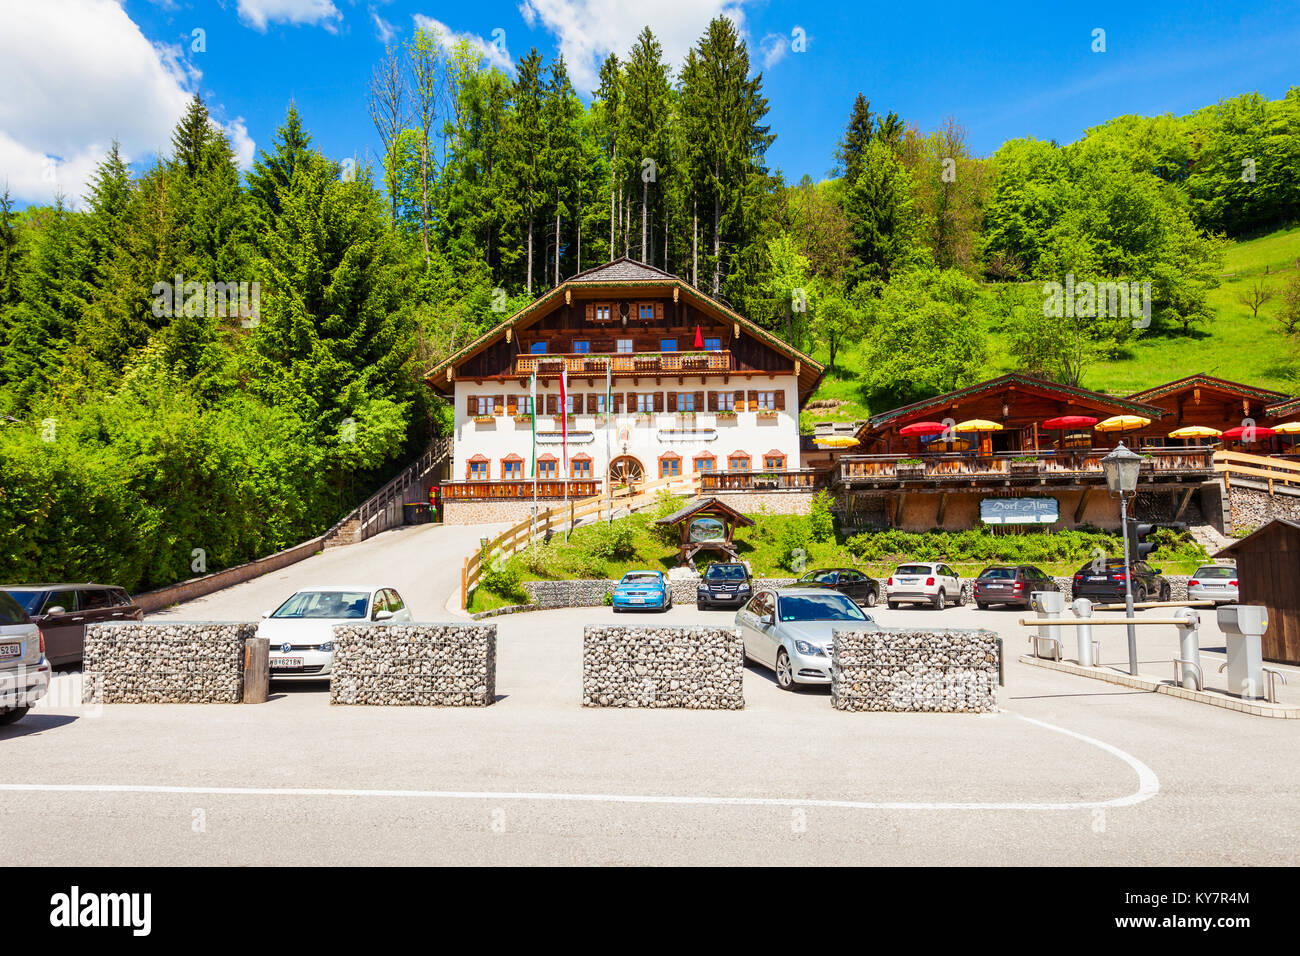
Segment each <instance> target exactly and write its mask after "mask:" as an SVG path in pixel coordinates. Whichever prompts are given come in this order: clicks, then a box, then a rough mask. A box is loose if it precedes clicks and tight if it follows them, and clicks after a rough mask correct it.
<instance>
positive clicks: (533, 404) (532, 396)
mask: <svg viewBox="0 0 1300 956" xmlns="http://www.w3.org/2000/svg"><path fill="white" fill-rule="evenodd" d="M528 396H529V398H528V407H529V410H530V411H531V412H532V423H531V425H532V430H533V533H532V537H537V370H536V369H534V370H533V374H532V376H531V377H530V378H529V380H528Z"/></svg>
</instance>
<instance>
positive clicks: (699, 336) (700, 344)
mask: <svg viewBox="0 0 1300 956" xmlns="http://www.w3.org/2000/svg"><path fill="white" fill-rule="evenodd" d="M692 348H697V349H702V348H704V333H703V332H701V331H700V327H699V326H698V325H697V326H696V327H695V345H693V346H692Z"/></svg>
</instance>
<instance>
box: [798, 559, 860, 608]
mask: <svg viewBox="0 0 1300 956" xmlns="http://www.w3.org/2000/svg"><path fill="white" fill-rule="evenodd" d="M794 587H800V588H817V587H823V588H830V589H831V590H832V591H839V592H840V593H841V594H843V595H844V596H845V597H848V598H852V599H853V600H854V601H857V602H858V603H859V604H861V605H862V606H863V607H875V606H876V604H877V603H879V601H880V582H879V581H877V580H876V579H875V578H873V577H869V576H867V575H865V574H863V573H862V572H861V571H855V570H854V569H853V568H821V569H820V570H817V571H808V572H807V573H805V574H803V575H801V576H800V578H799V580H797V581H795V583H794Z"/></svg>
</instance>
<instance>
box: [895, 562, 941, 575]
mask: <svg viewBox="0 0 1300 956" xmlns="http://www.w3.org/2000/svg"><path fill="white" fill-rule="evenodd" d="M894 573H895V574H933V573H934V572H933V571H931V570H930V566H929V565H928V564H904V565H902V566H901V567H900V568H899V569H898V570H897V571H896V572H894Z"/></svg>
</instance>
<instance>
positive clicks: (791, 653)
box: [736, 587, 878, 690]
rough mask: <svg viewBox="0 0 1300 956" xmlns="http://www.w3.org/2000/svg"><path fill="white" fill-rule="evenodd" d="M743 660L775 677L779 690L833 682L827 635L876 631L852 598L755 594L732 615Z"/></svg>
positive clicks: (815, 592) (808, 592)
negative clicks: (741, 639)
mask: <svg viewBox="0 0 1300 956" xmlns="http://www.w3.org/2000/svg"><path fill="white" fill-rule="evenodd" d="M736 625H737V626H738V627H739V628H740V633H741V635H742V636H743V637H744V639H745V657H746V659H747V660H753V661H757V662H758V663H760V664H762V665H763V666H765V667H768V668H770V669H772V670H773V671H775V672H776V682H777V684H778V686H780V687H781V689H783V690H794V689H795V688H796V687H797V686H798V685H800V684H829V683H830V682H831V650H832V646H831V644H832V637H831V631H832V630H834V629H835V628H837V627H838V628H842V629H843V628H855V629H861V630H873V631H874V630H877V629H878V628H877V625H876V622H875V619H874V618H872V616H871V615H870V614H866V613H864V612H863V611H862V610H861V609H860V608H859V607H858V606H857V604H856V603H854V601H853V600H852V599H851V598H848V597H846V596H845V595H843V594H840V593H839V592H838V591H831V590H828V589H826V588H797V587H796V588H771V589H767V590H763V591H759V592H758V593H757V594H755V595H754V597H753V598H752V599H751V600H750V601H749V603H748V604H746V605H745V606H744V607H742V608H741V609H740V610H739V611H737V612H736Z"/></svg>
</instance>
